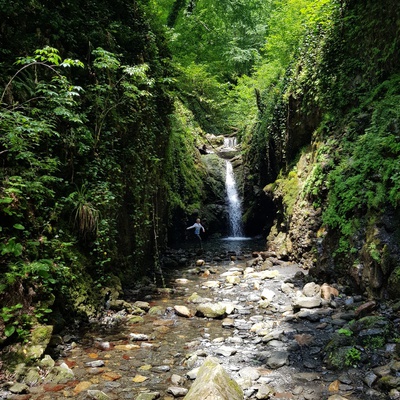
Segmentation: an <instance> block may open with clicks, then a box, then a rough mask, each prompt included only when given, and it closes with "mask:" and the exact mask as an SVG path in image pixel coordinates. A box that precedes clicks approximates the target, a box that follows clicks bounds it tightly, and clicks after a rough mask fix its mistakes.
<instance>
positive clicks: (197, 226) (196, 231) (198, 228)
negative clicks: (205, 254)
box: [186, 218, 206, 246]
mask: <svg viewBox="0 0 400 400" xmlns="http://www.w3.org/2000/svg"><path fill="white" fill-rule="evenodd" d="M193 228H194V234H195V235H196V237H197V238H198V239H199V240H200V246H201V236H200V231H201V230H203V233H204V232H205V231H206V230H205V229H204V226H203V225H202V224H201V223H200V218H197V219H196V222H195V223H194V224H193V225H192V226H189V227H188V228H186V230H188V229H193Z"/></svg>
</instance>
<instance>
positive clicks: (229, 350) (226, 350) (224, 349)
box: [215, 346, 237, 357]
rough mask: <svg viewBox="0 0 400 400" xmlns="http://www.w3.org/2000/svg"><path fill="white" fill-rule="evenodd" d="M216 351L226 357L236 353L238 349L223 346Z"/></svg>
mask: <svg viewBox="0 0 400 400" xmlns="http://www.w3.org/2000/svg"><path fill="white" fill-rule="evenodd" d="M215 353H216V354H219V355H221V356H224V357H229V356H232V355H234V354H236V353H237V350H236V349H235V348H234V347H229V346H221V347H220V348H218V349H216V350H215Z"/></svg>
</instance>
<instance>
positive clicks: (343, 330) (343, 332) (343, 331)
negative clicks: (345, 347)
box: [338, 328, 353, 336]
mask: <svg viewBox="0 0 400 400" xmlns="http://www.w3.org/2000/svg"><path fill="white" fill-rule="evenodd" d="M338 333H340V334H341V335H345V336H353V331H352V330H350V329H346V328H340V329H339V330H338Z"/></svg>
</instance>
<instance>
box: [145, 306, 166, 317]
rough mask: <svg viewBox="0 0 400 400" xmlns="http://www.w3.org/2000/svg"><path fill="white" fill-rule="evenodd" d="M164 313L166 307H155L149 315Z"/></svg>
mask: <svg viewBox="0 0 400 400" xmlns="http://www.w3.org/2000/svg"><path fill="white" fill-rule="evenodd" d="M164 312H165V309H164V307H161V306H154V307H151V308H150V310H149V315H163V314H164Z"/></svg>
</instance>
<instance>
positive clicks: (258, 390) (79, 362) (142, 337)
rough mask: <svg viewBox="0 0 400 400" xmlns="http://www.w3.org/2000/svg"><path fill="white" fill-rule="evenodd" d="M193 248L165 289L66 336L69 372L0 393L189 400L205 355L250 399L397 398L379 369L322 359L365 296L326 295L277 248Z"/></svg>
mask: <svg viewBox="0 0 400 400" xmlns="http://www.w3.org/2000/svg"><path fill="white" fill-rule="evenodd" d="M185 256H186V255H185ZM190 256H192V259H193V262H192V265H191V266H190V267H188V268H185V269H183V270H180V271H175V272H174V276H173V277H172V278H171V283H170V284H169V285H168V286H169V289H165V288H162V289H157V288H153V289H152V290H149V291H148V292H147V293H146V294H145V296H143V292H140V296H139V292H137V293H135V292H131V293H128V295H127V298H126V299H125V300H126V302H127V303H129V304H130V305H131V310H134V315H133V314H132V311H131V312H128V311H127V310H126V309H122V310H120V311H110V310H105V311H104V315H103V317H102V319H101V321H100V322H99V324H98V325H96V326H93V327H92V329H91V330H90V331H89V332H86V333H85V334H84V335H83V336H82V337H79V336H77V335H75V334H74V333H70V334H65V335H64V336H63V337H62V344H61V345H59V347H58V350H59V352H60V355H59V357H58V358H57V359H56V358H55V357H54V356H53V358H55V361H56V367H57V366H58V367H60V366H61V367H62V368H64V370H65V371H68V373H69V374H70V375H68V374H67V375H66V377H65V378H64V379H61V380H60V381H57V379H56V378H55V376H56V375H54V374H52V373H51V369H47V370H46V368H43V369H42V370H39V375H38V378H37V379H36V381H34V382H29V381H27V379H26V377H25V378H23V379H22V382H16V381H14V382H12V381H10V382H7V383H3V384H2V385H1V387H0V398H4V399H32V400H35V399H37V400H39V399H40V400H47V399H51V400H54V399H64V398H76V399H121V400H122V399H135V400H151V399H164V400H172V399H175V398H183V397H184V396H185V394H186V393H187V390H188V389H189V388H190V386H191V385H192V383H193V380H194V379H195V377H196V375H197V370H198V368H199V367H200V366H201V365H202V363H203V362H204V360H205V358H206V357H207V356H214V357H216V358H217V359H218V360H219V362H220V363H221V365H222V366H223V367H224V369H225V370H226V371H227V372H228V373H229V375H230V376H231V377H232V378H233V379H235V380H236V381H237V382H238V383H239V385H240V386H241V387H242V389H243V392H244V395H245V398H247V399H296V400H312V399H318V400H321V399H331V400H340V399H348V400H356V399H385V398H390V399H392V398H393V399H394V398H400V396H399V397H396V392H397V390H396V389H395V388H394V389H392V390H391V394H390V396H389V395H387V394H384V393H383V392H380V391H378V390H377V389H376V388H374V387H373V385H374V383H375V382H376V380H377V378H378V375H377V373H378V372H377V371H375V372H374V371H373V370H372V369H369V370H368V371H366V370H365V369H363V368H362V366H357V367H356V368H353V367H351V366H350V367H349V366H345V365H343V368H339V369H337V368H335V369H328V367H327V365H326V363H325V361H324V358H325V347H326V345H327V343H328V342H329V341H330V339H331V337H332V335H333V334H334V333H335V332H336V331H337V330H338V329H340V328H341V327H342V326H344V325H345V324H346V322H348V320H349V319H352V318H354V311H353V310H354V308H355V305H357V304H358V303H362V302H363V300H364V299H362V298H359V297H349V296H344V295H340V294H339V296H338V297H334V296H332V297H330V298H328V299H323V298H321V296H320V287H315V284H314V286H312V285H311V286H309V287H306V288H305V286H306V283H307V279H306V278H307V277H306V271H304V270H302V268H301V267H300V266H298V265H296V264H293V263H289V262H283V261H281V260H277V259H276V258H275V257H274V255H273V254H269V255H268V257H263V258H262V257H260V256H257V255H256V254H251V253H250V252H249V253H247V254H246V253H245V254H242V253H240V252H234V254H232V252H231V253H230V254H225V255H219V256H218V258H217V257H215V256H214V257H207V256H205V257H204V256H203V257H204V262H198V259H196V258H195V257H193V255H187V257H188V258H189V257H190ZM216 258H217V259H218V261H215V259H216ZM304 288H305V289H304ZM339 289H340V288H339ZM335 290H336V289H335ZM305 293H306V294H305ZM364 302H365V301H364ZM347 303H349V304H351V308H350V309H349V307H347ZM138 309H139V311H138ZM140 310H141V311H140ZM387 362H389V360H387ZM379 363H380V364H382V365H383V364H384V362H382V359H380V360H379ZM381 368H384V367H383V366H381ZM387 368H388V367H387ZM399 369H400V368H399ZM389 370H390V368H389ZM49 371H50V372H49ZM384 374H385V373H384V372H382V373H381V376H382V375H384ZM24 380H25V381H24ZM227 400H228V399H227Z"/></svg>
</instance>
